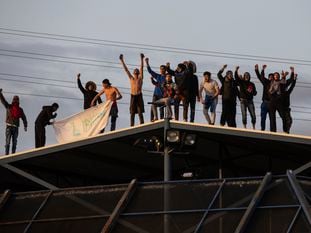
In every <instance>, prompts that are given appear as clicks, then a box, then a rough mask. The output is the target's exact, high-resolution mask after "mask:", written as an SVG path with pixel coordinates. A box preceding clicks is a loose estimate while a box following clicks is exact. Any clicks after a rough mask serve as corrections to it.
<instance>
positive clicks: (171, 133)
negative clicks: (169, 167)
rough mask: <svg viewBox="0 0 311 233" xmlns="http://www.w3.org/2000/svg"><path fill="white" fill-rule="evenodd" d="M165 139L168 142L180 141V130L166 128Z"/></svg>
mask: <svg viewBox="0 0 311 233" xmlns="http://www.w3.org/2000/svg"><path fill="white" fill-rule="evenodd" d="M166 140H167V141H168V142H170V143H178V142H179V141H180V132H179V131H178V130H168V131H167V133H166Z"/></svg>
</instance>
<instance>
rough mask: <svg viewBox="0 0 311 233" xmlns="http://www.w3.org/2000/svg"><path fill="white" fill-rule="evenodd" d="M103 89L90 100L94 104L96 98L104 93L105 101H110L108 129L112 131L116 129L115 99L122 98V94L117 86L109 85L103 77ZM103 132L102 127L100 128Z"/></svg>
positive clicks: (116, 109) (116, 108)
mask: <svg viewBox="0 0 311 233" xmlns="http://www.w3.org/2000/svg"><path fill="white" fill-rule="evenodd" d="M102 84H103V89H102V90H101V91H100V92H99V93H98V94H97V95H96V96H95V97H94V99H93V100H92V102H91V105H92V106H95V103H96V100H97V99H98V98H99V97H100V96H101V95H102V94H104V93H105V95H106V101H107V100H110V101H112V106H111V110H110V116H111V123H110V131H114V130H115V129H116V122H117V118H118V105H117V100H119V99H121V98H122V95H121V93H120V91H119V90H118V88H116V87H113V86H111V83H110V81H109V79H104V80H103V82H102ZM102 132H104V129H103V130H102Z"/></svg>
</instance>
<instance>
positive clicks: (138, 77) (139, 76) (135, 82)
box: [119, 53, 145, 126]
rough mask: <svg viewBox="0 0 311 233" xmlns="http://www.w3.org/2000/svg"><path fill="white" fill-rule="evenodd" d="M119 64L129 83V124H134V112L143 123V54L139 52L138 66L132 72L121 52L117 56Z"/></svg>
mask: <svg viewBox="0 0 311 233" xmlns="http://www.w3.org/2000/svg"><path fill="white" fill-rule="evenodd" d="M119 59H120V61H121V64H122V66H123V68H124V70H125V73H126V74H127V76H128V78H129V80H130V85H131V100H130V114H131V117H130V118H131V123H130V125H131V126H134V120H135V114H136V113H137V114H138V116H139V121H140V124H144V116H143V113H144V112H145V109H144V100H143V94H142V86H143V78H144V73H143V71H144V54H142V53H141V54H140V68H139V69H137V68H136V69H134V71H133V74H131V73H130V71H129V69H128V68H127V66H126V64H125V62H124V57H123V54H121V55H120V57H119Z"/></svg>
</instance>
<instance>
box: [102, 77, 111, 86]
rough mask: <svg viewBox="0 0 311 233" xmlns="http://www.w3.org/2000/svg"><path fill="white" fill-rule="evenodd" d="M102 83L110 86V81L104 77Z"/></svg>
mask: <svg viewBox="0 0 311 233" xmlns="http://www.w3.org/2000/svg"><path fill="white" fill-rule="evenodd" d="M103 84H108V85H109V86H111V83H110V82H109V79H106V78H105V79H104V80H103Z"/></svg>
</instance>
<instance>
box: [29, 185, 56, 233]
mask: <svg viewBox="0 0 311 233" xmlns="http://www.w3.org/2000/svg"><path fill="white" fill-rule="evenodd" d="M52 193H53V191H52V190H51V191H50V192H49V193H48V194H47V195H46V197H45V199H44V200H43V202H42V203H41V205H40V206H39V208H38V210H37V211H36V213H35V214H34V215H33V216H32V219H31V221H30V222H29V223H28V225H27V226H26V228H25V230H24V232H23V233H27V232H28V231H29V229H30V227H31V225H32V223H33V221H34V220H36V218H37V216H38V215H39V214H40V212H41V210H42V209H43V207H44V206H45V205H46V203H47V201H48V200H49V198H50V196H51V195H52Z"/></svg>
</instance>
